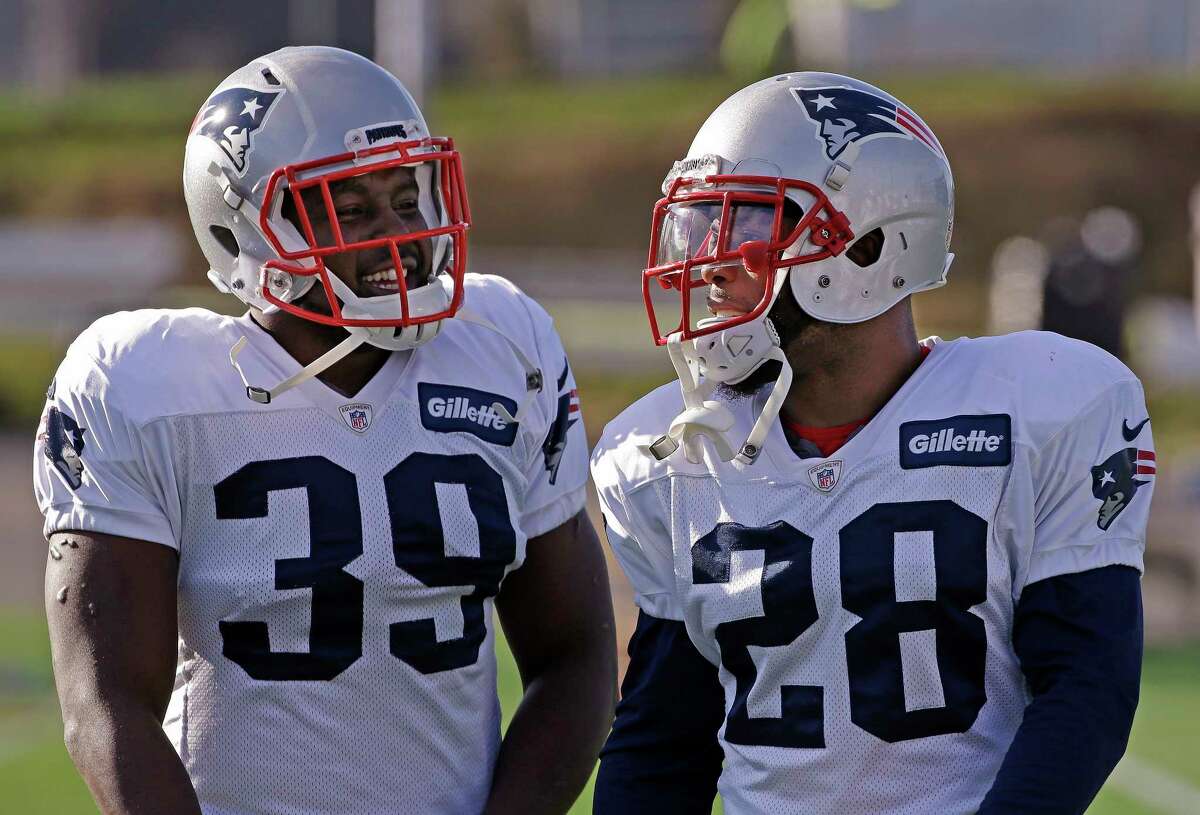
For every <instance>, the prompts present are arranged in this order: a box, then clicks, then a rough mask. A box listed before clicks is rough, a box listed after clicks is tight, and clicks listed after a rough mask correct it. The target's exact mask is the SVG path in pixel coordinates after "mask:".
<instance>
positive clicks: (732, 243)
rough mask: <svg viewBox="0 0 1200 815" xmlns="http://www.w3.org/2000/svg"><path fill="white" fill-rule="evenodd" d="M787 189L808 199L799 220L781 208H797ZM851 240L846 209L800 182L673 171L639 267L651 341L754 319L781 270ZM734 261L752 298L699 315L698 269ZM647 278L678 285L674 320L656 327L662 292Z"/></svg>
mask: <svg viewBox="0 0 1200 815" xmlns="http://www.w3.org/2000/svg"><path fill="white" fill-rule="evenodd" d="M789 191H800V192H803V193H807V195H808V196H811V197H812V199H813V203H812V204H811V205H810V206H809V208H808V210H807V211H806V212H803V213H802V214H800V215H799V217H798V220H797V217H796V216H795V215H792V216H790V217H789V215H788V213H787V210H788V209H792V210H793V211H794V210H795V204H794V202H792V201H791V199H790V198H788V192H789ZM714 216H715V217H714ZM792 222H794V223H795V225H794V226H791V223H792ZM805 237H807V240H808V242H809V243H810V244H811V245H812V247H814V248H813V250H812V251H810V252H808V253H807V254H803V255H799V256H796V257H790V258H786V259H785V258H784V257H783V253H784V251H785V250H786V249H788V248H789V247H791V246H792V245H793V244H795V243H796V242H797V241H800V240H802V239H804V238H805ZM853 239H854V233H853V231H851V228H850V222H849V220H847V218H846V216H845V215H844V214H843V213H842V212H841V211H839V210H837V209H835V208H834V206H833V205H832V204H831V203H830V202H829V199H828V198H827V197H826V196H825V193H824V192H822V191H821V189H820V188H819V187H817V186H815V185H813V184H810V183H808V182H806V181H798V180H795V179H788V178H774V177H770V176H754V175H710V176H706V177H704V178H686V177H683V176H680V177H678V178H676V179H675V180H674V181H673V182H672V183H671V186H670V188H669V189H668V191H667V194H666V196H665V197H663V198H662V199H660V200H659V201H658V203H656V204H655V205H654V215H653V221H652V225H651V233H650V254H649V258H648V260H647V268H646V269H645V270H644V271H643V272H642V296H643V299H644V300H645V303H646V312H647V314H648V315H649V317H650V328H651V331H652V333H653V335H654V342H655V344H656V345H665V344H666V342H667V337H669V336H671V335H673V334H679V335H680V338H681V339H683V340H690V339H695V338H696V337H702V336H704V335H706V334H713V333H715V332H718V331H723V330H725V329H727V328H731V327H733V326H736V325H741V324H742V323H746V322H749V321H751V320H754V319H756V318H758V317H759V316H761V315H762V314H763V312H764V311H766V309H767V308H768V307H769V306H770V305H771V302H772V301H773V296H774V291H775V279H776V276H777V273H778V271H779V270H780V269H786V268H790V267H792V266H799V265H801V264H804V263H814V262H816V261H819V260H824V259H826V258H829V257H833V256H835V255H839V254H841V253H842V251H843V250H844V249H845V248H846V245H847V244H848V243H849V242H850V241H852V240H853ZM732 264H738V265H740V266H742V267H744V269H745V270H746V271H747V272H748V273H750V274H751V275H753V276H754V277H755V278H756V279H757V280H758V281H760V282H761V284H762V293H761V296H760V298H759V301H758V304H757V305H756V306H755V307H754V308H753V309H751V310H750V311H748V312H746V313H744V314H740V315H738V316H730V317H727V318H724V319H718V318H714V317H710V316H709V315H707V314H697V313H696V312H697V310H698V309H697V308H696V304H695V303H694V302H693V296H694V294H695V293H696V291H697V290H700V289H704V288H706V287H707V286H708V285H709V283H708V282H706V281H705V280H704V279H703V276H702V275H703V273H704V271H705V270H706V269H711V268H713V267H718V266H728V265H732ZM652 283H657V284H658V286H659V287H660V288H661V289H662V290H663V291H666V292H670V291H674V292H678V295H679V302H680V304H681V308H680V311H679V314H680V316H679V320H678V322H677V323H675V325H674V326H673V327H672V326H671V325H670V322H669V320H670V319H671V318H664V319H665V320H667V322H664V324H663V325H662V327H660V322H659V318H660V314H661V313H662V312H663V306H662V304H661V299H662V298H661V295H655V294H654V290H653V289H652V286H651V284H652ZM702 318H704V319H702ZM701 320H702V323H701ZM663 328H666V331H665V332H664V331H663Z"/></svg>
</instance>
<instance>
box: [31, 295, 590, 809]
mask: <svg viewBox="0 0 1200 815" xmlns="http://www.w3.org/2000/svg"><path fill="white" fill-rule="evenodd" d="M467 280H468V284H467V285H468V287H467V299H466V303H467V305H468V307H470V308H471V309H472V310H474V311H475V312H476V313H479V314H481V315H482V316H484V317H486V318H487V319H489V320H490V321H492V322H493V323H494V324H495V325H496V326H497V327H498V328H499V329H500V330H501V331H503V332H504V334H505V335H506V336H508V337H509V338H511V339H512V340H513V341H514V342H516V343H517V344H518V345H519V346H520V347H521V348H522V349H524V350H525V353H526V355H527V356H529V357H530V358H531V359H532V360H533V361H534V362H535V364H537V365H538V366H539V367H540V368H541V369H542V371H543V373H544V377H543V379H544V382H543V388H542V391H541V392H540V393H538V394H537V395H536V397H535V399H534V402H533V404H532V405H531V408H530V411H529V414H528V416H526V418H525V419H524V420H523V421H522V422H521V423H520V425H518V426H516V427H513V426H512V425H511V424H506V423H505V422H504V421H503V420H502V419H501V418H500V417H499V416H498V415H496V414H495V412H494V411H492V410H491V409H490V404H491V402H492V401H496V400H500V401H502V402H505V404H510V403H511V405H512V407H511V409H513V410H515V406H516V404H518V403H520V402H521V400H522V399H523V398H524V396H525V392H526V376H525V370H524V368H523V367H522V365H521V364H520V362H519V361H518V359H517V358H516V357H515V355H514V354H513V351H512V349H511V347H510V346H509V344H508V343H507V342H505V341H504V340H503V339H501V338H500V337H499V336H497V335H496V334H495V333H494V332H492V331H490V330H489V329H487V328H484V327H481V326H478V325H474V324H469V323H465V322H462V321H457V320H449V321H448V322H447V324H446V325H445V326H444V327H443V329H442V332H441V333H440V334H439V335H438V336H437V337H436V338H435V339H434V340H432V341H431V342H430V343H428V344H427V345H425V346H422V347H421V348H420V349H417V350H416V351H414V352H410V353H395V354H393V355H391V357H390V358H389V359H388V361H387V363H386V364H385V365H384V367H383V369H382V370H381V371H380V372H379V373H378V374H377V375H376V376H375V377H374V378H373V379H372V380H371V381H370V382H369V383H368V384H367V385H366V386H365V387H364V388H363V390H362V391H360V392H359V393H358V394H355V395H354V396H353V397H349V398H347V397H343V396H341V395H339V394H337V393H335V392H334V391H332V390H330V389H329V388H327V387H326V386H324V385H323V384H322V383H320V382H319V381H317V380H310V381H309V382H306V383H304V384H303V385H301V386H299V387H297V388H296V389H295V390H293V391H290V392H288V393H285V394H283V395H282V396H281V397H280V398H278V399H277V400H275V401H273V402H272V403H271V404H270V405H259V404H256V403H254V402H251V401H250V400H249V399H247V397H246V395H245V389H244V387H243V386H242V384H241V382H240V380H239V379H238V376H237V373H236V372H235V371H234V370H233V368H232V367H231V366H230V364H229V356H228V355H229V348H230V347H231V346H232V345H233V343H234V342H235V341H237V339H238V338H239V337H241V336H246V337H247V338H248V340H249V343H250V344H249V347H248V348H247V349H246V351H245V352H244V353H243V354H242V356H241V358H240V361H241V362H242V363H243V365H244V367H245V368H246V371H247V374H248V376H249V378H250V380H251V381H252V382H259V381H262V382H268V383H273V382H276V381H279V380H280V379H282V378H283V377H285V376H288V375H290V374H292V373H294V372H295V371H296V370H298V368H299V365H298V364H297V363H296V362H295V361H294V360H292V359H291V358H290V357H289V356H288V355H287V354H286V353H285V352H284V351H283V350H282V348H280V347H279V346H278V345H276V344H275V343H274V341H273V340H272V339H271V338H270V337H269V335H267V334H265V333H264V332H262V331H261V330H260V329H258V328H257V327H256V326H255V325H254V324H253V323H252V322H251V321H250V320H249V319H248V318H245V317H243V318H239V319H229V318H224V317H219V316H217V315H214V314H211V313H209V312H205V311H202V310H199V309H188V310H182V311H141V312H131V313H121V314H117V315H112V316H110V317H107V318H103V319H102V320H100V321H99V322H97V323H96V324H95V325H94V326H93V327H92V328H90V329H89V330H88V331H87V332H85V333H84V334H83V335H81V337H80V338H79V339H78V340H77V341H76V342H75V343H74V344H73V345H72V347H71V349H70V350H69V351H68V354H67V357H66V360H65V361H64V363H63V365H62V366H61V368H60V369H59V372H58V374H57V376H56V379H55V385H54V386H53V388H52V390H53V396H52V398H51V399H50V401H49V403H48V406H47V411H46V415H45V417H44V419H43V433H42V434H40V436H41V438H40V439H39V442H38V445H37V449H36V450H35V462H34V480H35V490H36V493H37V497H38V502H39V506H40V507H41V509H42V511H43V513H44V514H45V519H46V520H45V532H46V534H47V536H49V535H50V534H52V533H54V532H56V531H61V530H84V531H97V532H104V533H108V534H114V535H122V536H126V537H133V538H138V539H141V540H146V541H150V542H153V543H158V544H162V545H166V546H171V547H174V548H176V549H178V551H179V554H180V561H179V562H180V570H179V595H178V613H179V635H180V636H179V659H178V666H177V674H176V681H175V689H174V693H173V695H172V699H171V703H170V708H169V710H168V715H167V720H166V723H165V725H164V726H165V728H166V731H167V733H168V735H169V737H170V739H171V741H172V743H173V744H174V745H175V747H176V748H177V750H178V751H179V754H180V756H181V759H182V760H183V763H184V765H185V767H186V768H187V770H188V773H189V775H190V776H191V779H192V782H193V784H194V785H195V787H196V790H197V793H198V796H199V798H200V802H201V806H202V809H203V811H204V812H205V813H206V815H213V813H219V814H220V815H243V814H248V813H267V812H283V811H286V812H294V813H312V814H313V815H316V814H317V813H380V812H400V811H403V812H429V813H463V812H477V811H479V810H480V809H481V808H482V806H483V803H484V801H485V799H486V795H487V792H488V789H489V786H490V779H491V770H492V767H493V765H494V762H495V757H496V753H497V750H498V747H499V741H500V728H499V725H500V713H499V705H498V700H497V697H496V664H495V658H494V652H493V645H494V632H493V630H492V625H491V619H492V613H491V612H492V597H493V596H494V595H495V593H496V592H497V591H498V590H499V586H500V584H501V582H502V581H503V579H504V576H505V575H506V574H508V573H509V572H511V571H512V570H514V569H517V568H519V567H520V565H521V563H522V562H523V560H524V557H525V547H526V542H527V540H528V539H529V538H531V537H535V536H537V535H541V534H543V533H545V532H548V531H549V530H551V529H553V528H554V527H556V526H558V525H559V524H561V523H563V522H565V521H566V520H568V519H569V518H570V517H571V516H573V515H574V514H576V513H577V512H578V511H580V510H581V509H582V507H583V504H584V485H585V482H586V476H587V471H586V461H587V451H586V440H585V439H584V437H583V431H582V422H580V421H579V420H578V413H577V410H578V408H577V405H575V403H574V401H573V400H572V399H571V398H570V394H571V392H572V391H573V389H574V381H573V378H572V377H571V375H570V371H569V369H567V368H566V359H565V355H564V353H563V350H562V347H561V344H560V342H559V340H558V338H557V336H556V334H555V332H554V330H553V326H552V323H551V321H550V318H549V316H548V315H546V313H545V312H544V311H543V310H541V309H540V307H538V306H537V305H536V304H534V303H533V302H532V301H530V300H529V299H528V298H526V297H525V296H524V295H523V294H521V293H520V292H519V290H517V289H516V288H515V287H514V286H512V285H511V284H509V283H507V282H506V281H503V280H502V279H500V278H495V277H488V276H482V275H469V276H468V279H467ZM506 400H507V401H506ZM564 408H566V410H565V411H564ZM53 412H57V415H58V416H59V417H60V418H58V419H56V421H59V422H60V423H61V422H63V421H65V420H63V419H61V416H63V415H66V416H69V417H70V419H71V422H72V423H73V424H74V425H77V426H79V427H82V428H85V430H84V432H83V433H82V437H83V448H82V452H81V453H80V455H79V459H80V461H81V462H82V465H83V471H82V477H81V479H79V480H80V482H81V483H79V484H78V485H77V486H74V487H73V486H72V484H71V482H70V480H69V479H66V478H64V477H62V474H61V473H60V472H59V471H58V470H56V469H55V468H54V467H53V466H51V465H52V464H53V456H52V455H49V454H48V453H47V450H48V449H49V448H48V444H49V443H48V441H47V439H48V438H50V436H51V435H53V434H50V433H48V432H47V431H46V428H47V427H48V426H49V423H50V417H51V416H52V415H54V413H53ZM566 413H569V416H566V417H565V419H566V420H565V421H564V414H566ZM60 435H61V434H60ZM559 435H561V439H559V441H561V442H563V444H559V445H557V446H556V445H554V444H551V442H554V441H555V440H556V438H558V436H559ZM50 452H51V453H52V452H53V451H52V450H51V451H50Z"/></svg>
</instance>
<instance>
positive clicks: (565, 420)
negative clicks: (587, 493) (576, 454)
mask: <svg viewBox="0 0 1200 815" xmlns="http://www.w3.org/2000/svg"><path fill="white" fill-rule="evenodd" d="M569 371H570V368H569V367H568V366H567V361H566V360H565V359H564V360H563V371H562V374H560V375H559V377H558V390H559V392H560V393H559V397H558V414H557V415H556V416H555V417H554V424H552V425H550V432H549V433H547V434H546V440H545V441H544V442H542V457H543V458H544V459H545V462H546V470H547V471H548V472H549V473H550V483H551V484H553V483H554V482H555V481H556V480H557V479H558V465H559V464H561V463H562V457H563V453H564V452H565V451H566V449H567V431H568V430H570V429H571V425H573V424H575V422H577V421H578V420H579V417H578V415H575V414H578V413H579V392H578V391H577V390H576V389H575V388H571V390H569V391H567V392H566V393H562V389H563V388H564V387H566V384H567V373H568V372H569Z"/></svg>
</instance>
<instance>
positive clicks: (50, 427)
mask: <svg viewBox="0 0 1200 815" xmlns="http://www.w3.org/2000/svg"><path fill="white" fill-rule="evenodd" d="M86 432H87V428H86V427H80V426H79V423H78V422H76V421H75V420H74V419H73V418H71V416H69V415H68V414H66V413H63V412H62V411H61V410H59V409H58V408H56V407H53V406H51V407H50V408H49V409H48V410H47V411H46V415H45V417H44V418H43V419H42V427H41V429H40V432H39V433H38V441H39V442H40V443H41V445H42V454H43V455H44V456H45V457H46V461H47V463H49V465H50V466H51V467H53V468H54V470H55V472H57V473H58V474H59V476H60V477H61V478H62V480H63V481H65V482H66V484H67V486H68V487H70V488H71V489H73V490H77V489H79V488H80V486H82V485H83V434H84V433H86Z"/></svg>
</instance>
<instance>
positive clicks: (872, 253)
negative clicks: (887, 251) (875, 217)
mask: <svg viewBox="0 0 1200 815" xmlns="http://www.w3.org/2000/svg"><path fill="white" fill-rule="evenodd" d="M882 254H883V230H882V229H881V228H879V227H875V228H874V229H872V230H871V231H870V232H868V233H867V234H865V235H863V236H862V237H861V238H859V239H858V240H856V241H855V242H854V243H853V244H851V246H850V248H849V249H847V250H846V257H848V258H850V260H852V261H854V264H855V265H856V266H858V267H860V268H863V269H865V268H867V267H868V266H870V265H871V264H872V263H874V262H875V261H877V260H879V256H880V255H882Z"/></svg>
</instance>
